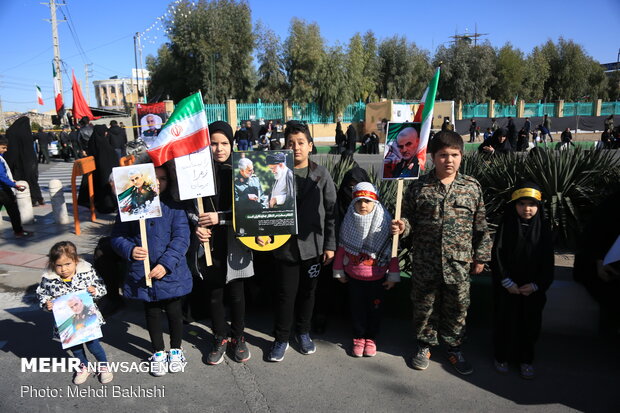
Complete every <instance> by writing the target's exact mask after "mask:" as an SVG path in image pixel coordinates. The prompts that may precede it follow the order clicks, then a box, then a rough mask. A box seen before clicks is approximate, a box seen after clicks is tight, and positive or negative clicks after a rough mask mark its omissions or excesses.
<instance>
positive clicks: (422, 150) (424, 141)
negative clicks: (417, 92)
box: [414, 67, 440, 169]
mask: <svg viewBox="0 0 620 413" xmlns="http://www.w3.org/2000/svg"><path fill="white" fill-rule="evenodd" d="M439 72H440V67H438V68H437V70H436V71H435V75H434V76H433V79H431V83H429V85H428V87H427V88H426V90H425V91H424V95H423V96H422V99H421V100H420V101H421V103H420V107H419V108H418V111H417V112H416V114H415V118H414V122H422V126H421V127H420V144H419V145H418V154H417V158H418V164H419V165H420V168H422V169H424V168H425V166H426V147H427V146H428V137H429V135H430V134H431V126H432V124H433V109H435V96H436V95H437V84H438V83H439Z"/></svg>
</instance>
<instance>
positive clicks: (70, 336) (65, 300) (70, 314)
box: [52, 290, 103, 349]
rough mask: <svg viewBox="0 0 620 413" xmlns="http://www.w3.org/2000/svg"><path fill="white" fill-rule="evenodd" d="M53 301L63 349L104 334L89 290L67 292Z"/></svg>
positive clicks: (55, 319)
mask: <svg viewBox="0 0 620 413" xmlns="http://www.w3.org/2000/svg"><path fill="white" fill-rule="evenodd" d="M52 302H53V304H54V305H53V307H52V312H53V314H54V321H55V323H56V328H57V329H58V335H59V337H60V341H61V343H62V348H63V349H64V348H69V347H73V346H76V345H78V344H82V343H86V342H87V341H91V340H94V339H96V338H101V337H102V336H103V335H102V334H101V327H100V325H99V319H98V317H97V314H98V310H97V306H96V304H95V302H94V301H93V297H92V296H91V295H90V294H89V293H88V291H86V290H80V291H76V292H73V293H69V294H65V295H63V296H61V297H58V298H57V299H55V300H53V301H52Z"/></svg>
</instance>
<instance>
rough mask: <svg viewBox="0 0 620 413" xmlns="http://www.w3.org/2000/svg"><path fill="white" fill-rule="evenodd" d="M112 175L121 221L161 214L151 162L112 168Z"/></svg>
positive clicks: (155, 178) (153, 168)
mask: <svg viewBox="0 0 620 413" xmlns="http://www.w3.org/2000/svg"><path fill="white" fill-rule="evenodd" d="M112 177H113V180H114V191H115V193H116V198H117V201H118V211H119V216H120V218H121V221H123V222H126V221H136V220H139V219H146V218H157V217H160V216H161V205H160V203H159V188H158V186H157V176H156V175H155V167H154V166H153V164H152V163H146V164H138V165H130V166H119V167H116V168H113V169H112Z"/></svg>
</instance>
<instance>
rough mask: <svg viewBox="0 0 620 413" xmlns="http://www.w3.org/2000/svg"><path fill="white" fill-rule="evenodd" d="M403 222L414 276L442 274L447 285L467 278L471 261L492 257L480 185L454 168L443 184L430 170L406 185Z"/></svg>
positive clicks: (487, 259) (424, 276)
mask: <svg viewBox="0 0 620 413" xmlns="http://www.w3.org/2000/svg"><path fill="white" fill-rule="evenodd" d="M403 221H405V226H406V229H405V234H404V237H407V236H408V239H406V240H405V242H408V243H410V245H409V246H410V251H411V254H412V261H413V276H414V277H421V278H435V277H438V276H443V279H444V281H445V282H446V283H447V284H455V283H459V282H464V281H468V280H469V267H470V264H471V263H472V262H473V261H474V260H475V261H477V262H487V261H490V260H491V246H492V241H491V237H490V236H489V232H488V228H487V222H486V217H485V209H484V200H483V199H482V189H481V188H480V184H479V183H478V181H476V180H475V179H474V178H472V177H469V176H467V175H462V174H460V173H459V174H458V175H457V176H456V178H455V180H454V181H453V182H452V184H450V185H448V186H446V185H444V184H442V183H441V181H440V180H439V179H437V177H436V176H435V170H432V171H430V173H428V174H427V175H423V176H422V177H420V179H418V180H417V181H416V182H414V183H413V184H412V185H410V186H409V187H408V188H407V192H406V193H405V196H404V198H403Z"/></svg>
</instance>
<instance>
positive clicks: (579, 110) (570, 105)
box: [563, 102, 594, 117]
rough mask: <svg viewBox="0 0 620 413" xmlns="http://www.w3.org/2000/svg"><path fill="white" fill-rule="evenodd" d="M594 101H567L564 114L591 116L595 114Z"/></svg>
mask: <svg viewBox="0 0 620 413" xmlns="http://www.w3.org/2000/svg"><path fill="white" fill-rule="evenodd" d="M593 109H594V105H593V104H592V102H565V103H564V112H563V116H565V117H566V116H577V115H579V116H590V115H593V114H594V111H593Z"/></svg>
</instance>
